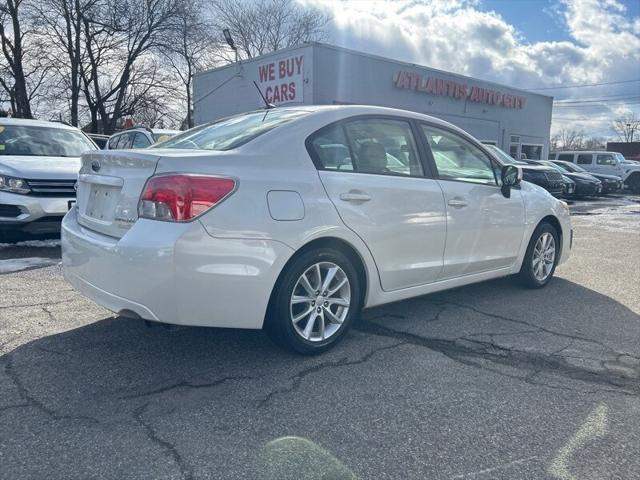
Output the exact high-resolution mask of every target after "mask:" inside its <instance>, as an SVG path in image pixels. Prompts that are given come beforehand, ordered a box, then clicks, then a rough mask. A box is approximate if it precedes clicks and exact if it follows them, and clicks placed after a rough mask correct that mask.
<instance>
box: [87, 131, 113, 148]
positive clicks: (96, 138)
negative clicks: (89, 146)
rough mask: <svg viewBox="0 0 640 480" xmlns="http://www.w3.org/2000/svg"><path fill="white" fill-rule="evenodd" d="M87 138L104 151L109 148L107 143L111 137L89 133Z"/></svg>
mask: <svg viewBox="0 0 640 480" xmlns="http://www.w3.org/2000/svg"><path fill="white" fill-rule="evenodd" d="M87 136H88V137H89V138H90V139H91V140H93V143H95V144H96V145H97V146H98V148H99V149H101V150H104V149H105V148H106V147H107V141H109V135H102V134H100V133H87Z"/></svg>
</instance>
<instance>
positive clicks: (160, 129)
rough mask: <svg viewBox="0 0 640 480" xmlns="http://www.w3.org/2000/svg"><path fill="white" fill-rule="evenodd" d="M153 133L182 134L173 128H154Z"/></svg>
mask: <svg viewBox="0 0 640 480" xmlns="http://www.w3.org/2000/svg"><path fill="white" fill-rule="evenodd" d="M151 131H152V132H153V133H180V130H173V129H171V128H152V129H151Z"/></svg>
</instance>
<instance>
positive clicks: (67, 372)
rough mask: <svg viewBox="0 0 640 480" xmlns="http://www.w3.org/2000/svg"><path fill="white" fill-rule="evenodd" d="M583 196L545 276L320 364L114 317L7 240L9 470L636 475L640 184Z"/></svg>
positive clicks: (214, 333)
mask: <svg viewBox="0 0 640 480" xmlns="http://www.w3.org/2000/svg"><path fill="white" fill-rule="evenodd" d="M571 208H572V211H573V214H574V217H573V221H574V229H575V235H574V249H573V254H572V257H571V259H570V260H569V262H568V263H566V264H564V265H562V266H561V267H560V268H558V270H557V272H556V278H555V279H554V280H553V281H552V282H551V284H550V285H549V286H548V287H547V288H546V289H542V290H535V291H532V290H525V289H523V288H521V287H519V286H518V285H516V284H514V282H513V281H512V280H510V279H502V280H497V281H490V282H485V283H482V284H478V285H474V286H470V287H464V288H458V289H455V290H451V291H448V292H443V293H439V294H434V295H428V296H424V297H420V298H417V299H414V300H409V301H404V302H400V303H396V304H392V305H387V306H383V307H379V308H375V309H372V310H367V311H365V312H364V313H363V315H362V318H361V319H360V321H359V322H358V325H357V327H356V328H355V330H354V331H352V332H351V333H350V335H348V336H347V338H346V339H345V341H344V342H342V343H341V344H340V345H339V346H338V347H337V348H335V349H334V350H332V351H330V352H329V353H327V354H324V355H321V356H318V357H313V358H306V357H299V356H295V355H292V354H289V353H286V352H284V351H282V350H280V349H278V348H277V347H275V346H274V345H273V344H272V343H270V341H269V340H268V339H267V338H266V336H265V335H264V334H263V333H262V332H259V331H237V330H220V329H203V328H175V329H165V328H161V327H154V328H147V327H145V325H144V323H143V322H141V321H133V320H127V319H124V318H118V317H115V316H114V315H112V314H111V313H110V312H107V311H106V310H103V309H102V308H100V307H97V306H96V305H95V304H93V303H91V302H90V301H88V300H86V299H84V298H83V297H81V296H80V295H79V294H78V293H76V292H75V291H73V289H72V288H71V287H70V286H69V285H67V284H66V283H65V282H64V281H63V279H62V275H61V269H60V266H59V256H60V251H59V243H57V242H51V241H49V242H40V241H36V242H26V243H23V244H20V245H17V246H8V245H0V355H1V357H0V478H7V479H30V478H33V479H41V478H65V479H66V478H77V479H87V478H113V479H122V478H149V479H174V478H175V479H180V478H185V479H207V478H211V479H214V478H216V479H217V478H224V479H226V478H256V479H320V478H323V479H347V478H359V479H373V478H375V479H384V478H389V479H398V478H403V479H516V478H517V479H529V478H531V479H534V478H535V479H539V478H552V479H553V478H556V479H632V478H638V472H640V456H639V455H638V452H639V451H640V197H638V196H630V195H628V196H622V195H618V196H612V197H610V198H608V199H600V200H594V201H589V202H576V203H575V204H574V205H572V207H571ZM247 294H248V295H250V292H247ZM231 300H232V299H228V301H231ZM242 301H247V299H243V300H242Z"/></svg>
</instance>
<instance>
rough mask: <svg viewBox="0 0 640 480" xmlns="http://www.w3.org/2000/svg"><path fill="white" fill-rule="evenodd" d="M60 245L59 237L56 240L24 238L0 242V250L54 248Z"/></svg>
mask: <svg viewBox="0 0 640 480" xmlns="http://www.w3.org/2000/svg"><path fill="white" fill-rule="evenodd" d="M59 246H60V239H57V240H25V241H24V242H17V243H0V250H1V249H3V248H16V247H27V248H55V247H59Z"/></svg>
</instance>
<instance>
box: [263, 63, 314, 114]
mask: <svg viewBox="0 0 640 480" xmlns="http://www.w3.org/2000/svg"><path fill="white" fill-rule="evenodd" d="M303 67H304V56H303V55H296V56H294V57H288V58H282V59H279V60H274V61H273V62H270V63H265V64H262V65H258V84H259V86H260V90H261V91H262V92H263V93H264V96H265V98H266V99H267V101H268V102H269V103H286V102H302V101H303V95H302V94H303V91H302V90H303V87H304V82H303V74H304V68H303Z"/></svg>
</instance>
